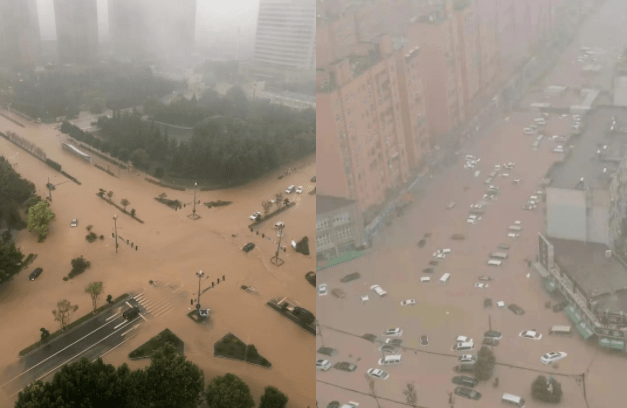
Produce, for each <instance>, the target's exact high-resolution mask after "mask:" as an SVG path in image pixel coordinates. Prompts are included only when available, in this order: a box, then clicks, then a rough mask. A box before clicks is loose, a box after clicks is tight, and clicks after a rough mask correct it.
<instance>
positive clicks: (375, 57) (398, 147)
mask: <svg viewBox="0 0 627 408" xmlns="http://www.w3.org/2000/svg"><path fill="white" fill-rule="evenodd" d="M418 51H419V50H413V51H412V50H409V51H408V50H406V49H403V47H402V44H401V43H398V42H397V43H396V44H394V42H393V41H392V39H391V37H389V36H384V37H380V38H378V39H377V40H376V41H373V42H371V43H361V44H360V47H358V48H357V49H356V50H355V51H354V52H353V53H352V54H351V55H349V56H348V57H346V58H343V59H341V60H338V61H337V62H335V63H333V64H329V65H328V66H326V67H324V68H320V67H319V68H318V70H317V87H318V92H317V95H316V96H317V98H316V107H317V115H316V133H317V135H318V139H317V141H316V143H317V153H318V154H320V155H321V156H324V157H325V163H324V166H323V167H322V168H320V169H319V170H318V175H319V176H320V177H321V178H324V180H327V182H325V183H324V184H325V185H324V189H323V190H324V191H322V190H321V193H323V194H330V195H334V196H338V197H346V198H351V199H354V200H356V201H358V202H359V205H360V207H361V208H363V209H368V208H370V207H372V206H374V205H378V204H381V203H382V202H383V201H384V200H385V198H386V196H387V193H388V191H389V190H390V189H393V188H397V187H400V186H401V185H402V184H403V183H404V182H406V181H407V180H408V179H409V175H410V167H413V166H411V165H410V160H408V157H411V160H412V163H411V164H412V165H416V164H415V162H416V160H419V158H420V157H421V156H422V152H421V151H420V146H421V143H422V142H423V141H424V138H425V137H426V133H427V132H426V124H425V123H424V118H422V115H420V112H424V110H423V108H422V107H421V106H422V101H423V100H424V97H423V95H422V93H421V92H422V87H421V84H420V80H421V78H420V77H419V76H418V75H417V74H416V72H417V71H418V70H419V68H420V67H419V64H418V62H412V60H413V59H414V58H416V57H418V54H412V52H414V53H415V52H418ZM416 61H418V60H416ZM408 79H411V82H409V81H408ZM401 89H403V90H404V92H401V91H400V90H401ZM408 100H410V101H411V102H410V103H412V108H414V109H416V110H415V111H412V110H410V108H409V107H408V106H405V105H406V104H407V103H408ZM416 106H418V108H416ZM404 112H405V113H404ZM412 114H414V115H415V116H413V117H411V116H410V115H412ZM405 128H408V129H410V131H411V134H406V132H405ZM408 150H411V153H408Z"/></svg>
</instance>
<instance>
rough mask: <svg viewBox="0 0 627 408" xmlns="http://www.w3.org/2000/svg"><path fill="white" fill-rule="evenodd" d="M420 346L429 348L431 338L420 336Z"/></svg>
mask: <svg viewBox="0 0 627 408" xmlns="http://www.w3.org/2000/svg"><path fill="white" fill-rule="evenodd" d="M420 345H421V346H428V345H429V337H427V336H420Z"/></svg>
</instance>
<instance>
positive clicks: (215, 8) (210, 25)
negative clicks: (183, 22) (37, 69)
mask: <svg viewBox="0 0 627 408" xmlns="http://www.w3.org/2000/svg"><path fill="white" fill-rule="evenodd" d="M97 1H98V32H99V37H100V41H103V40H107V39H108V36H109V16H108V9H107V0H97ZM37 9H38V13H39V25H40V29H41V38H42V39H44V40H56V38H57V32H56V28H55V18H54V6H53V0H37ZM258 10H259V0H230V1H228V2H220V1H216V0H198V4H197V14H196V40H200V41H202V40H204V39H207V38H209V36H210V34H211V33H212V32H224V33H233V34H234V33H236V32H237V28H238V27H240V29H241V33H240V35H241V37H242V39H244V38H250V37H252V36H254V34H255V28H256V25H257V12H258Z"/></svg>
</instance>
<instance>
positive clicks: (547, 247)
mask: <svg viewBox="0 0 627 408" xmlns="http://www.w3.org/2000/svg"><path fill="white" fill-rule="evenodd" d="M538 258H539V260H540V265H542V266H543V267H544V269H546V270H547V271H549V270H551V269H553V268H554V267H555V252H554V249H553V245H552V244H551V243H550V242H549V241H548V240H547V239H546V238H544V237H543V236H542V234H540V233H538Z"/></svg>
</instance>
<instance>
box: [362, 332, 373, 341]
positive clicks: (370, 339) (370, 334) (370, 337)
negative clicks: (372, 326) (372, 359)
mask: <svg viewBox="0 0 627 408" xmlns="http://www.w3.org/2000/svg"><path fill="white" fill-rule="evenodd" d="M361 338H362V339H366V340H368V341H370V342H372V343H374V341H375V340H376V339H377V336H375V335H374V334H372V333H366V334H364V335H363V336H361Z"/></svg>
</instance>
